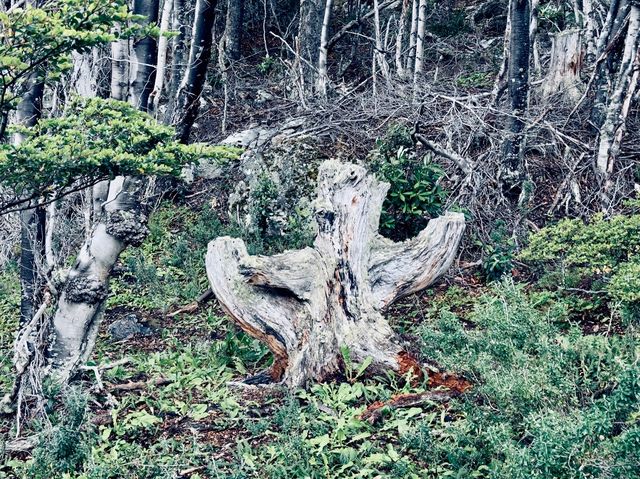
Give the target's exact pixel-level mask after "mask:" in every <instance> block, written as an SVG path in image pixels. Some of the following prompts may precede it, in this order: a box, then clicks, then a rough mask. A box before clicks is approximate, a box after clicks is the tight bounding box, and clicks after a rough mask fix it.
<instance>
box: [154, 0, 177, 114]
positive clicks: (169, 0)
mask: <svg viewBox="0 0 640 479" xmlns="http://www.w3.org/2000/svg"><path fill="white" fill-rule="evenodd" d="M172 10H173V0H164V3H163V4H162V17H161V20H160V38H159V39H158V60H157V61H156V78H155V84H154V85H153V91H152V92H151V95H150V99H149V110H150V111H151V112H152V113H154V114H155V115H156V116H157V112H158V107H159V106H160V99H161V98H162V90H163V88H164V79H165V77H166V75H167V72H166V70H167V50H168V46H169V39H168V38H167V36H166V33H167V32H168V31H169V28H170V26H171V25H170V24H171V12H172Z"/></svg>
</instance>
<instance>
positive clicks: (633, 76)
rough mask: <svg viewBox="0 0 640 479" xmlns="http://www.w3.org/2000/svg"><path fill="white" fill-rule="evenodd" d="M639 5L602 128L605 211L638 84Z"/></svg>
mask: <svg viewBox="0 0 640 479" xmlns="http://www.w3.org/2000/svg"><path fill="white" fill-rule="evenodd" d="M639 48H640V6H637V5H632V6H631V10H630V12H629V26H628V27H627V34H626V37H625V41H624V50H623V53H622V59H621V60H620V66H619V69H618V74H617V76H616V78H615V83H614V86H613V90H612V92H611V95H610V97H609V102H608V105H607V110H606V117H605V120H604V123H603V125H602V127H601V128H600V139H599V143H598V155H597V158H596V167H597V170H598V173H599V174H600V176H601V178H602V184H603V186H602V208H603V209H604V210H607V209H608V207H609V206H610V204H611V198H610V194H609V193H610V189H611V174H612V173H613V170H614V164H615V160H616V157H617V155H618V153H619V150H620V145H621V143H622V138H623V136H624V132H625V129H626V119H627V115H628V113H629V108H630V106H631V102H632V100H633V96H634V94H635V91H636V89H637V85H638V73H639V69H640V59H639V54H638V49H639Z"/></svg>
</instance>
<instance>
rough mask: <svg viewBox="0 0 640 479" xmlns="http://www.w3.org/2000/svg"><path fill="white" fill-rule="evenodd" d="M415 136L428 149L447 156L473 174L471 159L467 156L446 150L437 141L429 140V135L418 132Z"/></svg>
mask: <svg viewBox="0 0 640 479" xmlns="http://www.w3.org/2000/svg"><path fill="white" fill-rule="evenodd" d="M414 136H415V138H416V140H418V142H420V143H421V144H422V145H423V146H425V147H426V148H427V149H429V150H431V151H432V152H434V153H435V154H436V155H439V156H442V157H444V158H447V159H448V160H451V161H453V162H454V163H455V164H456V166H458V168H460V169H461V170H462V171H463V172H464V173H465V174H467V175H469V174H471V165H470V164H469V161H467V159H466V158H463V157H462V156H460V155H458V154H457V153H456V152H455V151H451V150H445V149H444V148H443V147H442V146H440V145H438V144H437V143H434V142H432V141H429V140H428V139H427V137H426V136H424V135H423V134H421V133H416V134H415V135H414Z"/></svg>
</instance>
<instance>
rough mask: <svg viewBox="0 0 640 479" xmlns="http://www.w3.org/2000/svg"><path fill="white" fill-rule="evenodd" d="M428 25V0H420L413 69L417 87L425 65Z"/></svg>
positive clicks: (414, 81)
mask: <svg viewBox="0 0 640 479" xmlns="http://www.w3.org/2000/svg"><path fill="white" fill-rule="evenodd" d="M426 27H427V0H420V6H419V8H418V29H417V36H416V63H415V66H414V69H413V85H414V88H416V86H417V84H418V79H419V78H420V75H421V74H422V70H423V66H424V34H425V32H426Z"/></svg>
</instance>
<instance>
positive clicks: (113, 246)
mask: <svg viewBox="0 0 640 479" xmlns="http://www.w3.org/2000/svg"><path fill="white" fill-rule="evenodd" d="M145 186H146V182H145V181H144V180H143V179H142V178H136V177H127V178H123V177H120V178H118V179H117V180H113V181H111V182H110V184H109V193H108V197H107V201H106V202H105V203H104V204H103V205H102V214H101V217H100V219H99V221H98V222H97V224H96V226H95V228H94V230H93V234H92V235H91V238H89V240H88V241H87V242H85V244H84V245H83V247H82V249H81V250H80V254H79V255H78V259H77V261H76V263H75V265H74V266H73V268H72V269H71V270H70V272H69V274H68V277H67V280H66V282H65V285H64V289H63V290H62V294H61V296H60V299H59V300H58V305H57V308H56V312H55V315H54V317H53V327H52V335H53V336H52V340H51V342H50V343H49V348H48V357H49V359H50V366H51V368H52V375H53V377H55V378H56V379H57V380H58V381H60V382H64V381H67V380H68V379H69V377H70V376H71V375H72V374H73V373H74V371H75V370H76V368H77V366H79V365H80V364H82V363H83V362H84V361H86V360H87V358H88V357H89V355H90V354H91V352H92V351H93V347H94V345H95V339H96V336H97V332H98V326H99V324H100V319H101V316H102V312H103V307H104V301H105V300H106V298H107V293H108V282H109V276H110V274H111V270H112V268H113V266H114V265H115V263H116V261H117V259H118V257H119V256H120V253H122V251H123V250H124V249H125V248H126V247H127V246H128V245H140V244H141V243H142V241H143V240H144V238H145V236H146V234H147V227H146V223H147V211H146V207H145V205H144V204H143V203H142V202H141V201H140V200H141V198H142V197H143V192H144V189H145Z"/></svg>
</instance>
